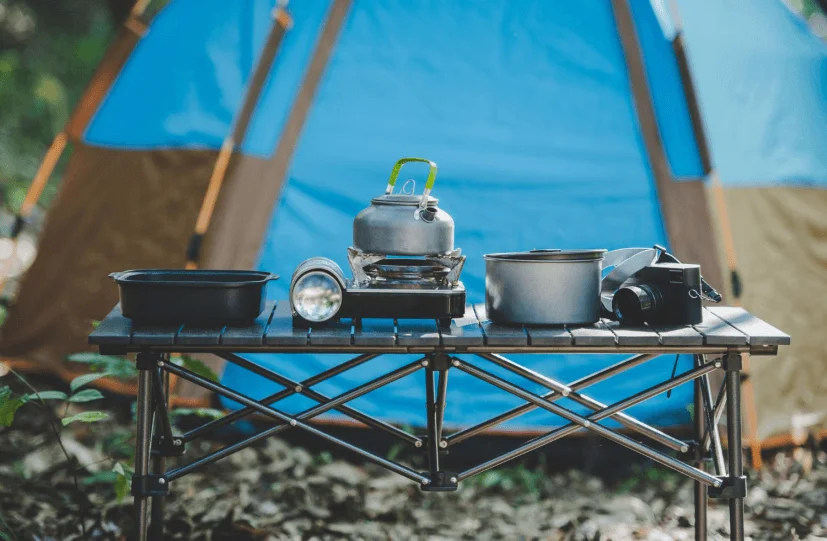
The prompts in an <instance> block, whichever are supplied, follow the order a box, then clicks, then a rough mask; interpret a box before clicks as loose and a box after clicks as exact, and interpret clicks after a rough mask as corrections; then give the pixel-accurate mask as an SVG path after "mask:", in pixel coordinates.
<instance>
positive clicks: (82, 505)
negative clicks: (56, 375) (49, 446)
mask: <svg viewBox="0 0 827 541" xmlns="http://www.w3.org/2000/svg"><path fill="white" fill-rule="evenodd" d="M9 372H11V373H12V374H14V376H15V377H16V378H17V379H19V380H20V381H21V382H23V385H25V386H26V387H28V388H29V389H31V390H32V392H33V393H34V394H35V396H37V399H38V400H40V403H41V404H42V405H43V407H44V408H46V412H47V413H48V415H49V426H51V427H52V432H53V433H54V435H55V439H57V444H58V445H59V446H60V450H61V451H63V456H65V457H66V462H67V464H68V466H69V473H70V474H71V476H72V482H73V483H74V485H75V491H76V492H77V493H78V496H80V529H81V532H82V533H83V537H84V538H85V537H86V503H85V501H84V500H86V493H85V492H83V490H81V488H80V483H79V482H78V476H77V473H76V472H75V467H74V465H75V458H74V457H73V456H72V455H70V454H69V452H68V451H67V450H66V447H65V446H64V445H63V438H61V437H60V428H58V425H59V424H60V418H58V416H57V415H56V414H55V412H54V410H52V409H51V408H50V407H49V406H47V405H46V401H45V400H43V399H42V398H41V397H40V393H39V392H38V390H37V389H35V388H34V387H33V386H32V384H31V383H29V382H28V381H27V380H26V378H24V377H23V376H21V375H20V374H18V373H17V372H16V371H14V370H13V369H12V368H9ZM55 420H57V423H55Z"/></svg>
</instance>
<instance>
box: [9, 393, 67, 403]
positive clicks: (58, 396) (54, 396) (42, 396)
mask: <svg viewBox="0 0 827 541" xmlns="http://www.w3.org/2000/svg"><path fill="white" fill-rule="evenodd" d="M66 398H67V397H66V393H64V392H62V391H38V392H37V393H29V394H27V395H23V396H22V397H20V399H21V400H23V403H24V404H25V403H26V402H31V401H32V400H66Z"/></svg>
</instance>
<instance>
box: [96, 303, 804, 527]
mask: <svg viewBox="0 0 827 541" xmlns="http://www.w3.org/2000/svg"><path fill="white" fill-rule="evenodd" d="M89 341H90V343H91V344H93V345H96V346H98V347H99V349H100V352H101V353H103V354H126V353H129V352H137V354H138V355H137V368H138V371H139V379H138V407H137V443H136V446H137V449H136V453H135V475H134V477H133V479H132V494H133V495H134V497H135V507H136V514H137V529H138V539H140V540H141V541H145V540H146V539H147V538H148V537H147V536H150V537H149V538H150V539H152V540H153V541H158V540H160V539H162V538H163V497H164V496H166V495H167V494H168V491H169V486H170V483H173V482H174V481H175V480H176V479H178V478H180V477H182V476H184V475H186V474H188V473H190V472H193V471H194V470H196V469H198V468H200V467H202V466H205V465H207V464H211V463H213V462H215V461H217V460H219V459H221V458H224V457H226V456H229V455H231V454H232V453H235V452H237V451H239V450H241V449H244V448H245V447H248V446H250V445H252V444H254V443H255V442H257V441H260V440H263V439H265V438H268V437H270V436H274V435H276V434H279V433H281V432H284V431H285V430H288V429H290V428H297V429H301V430H305V431H308V432H310V433H312V434H315V435H316V436H318V437H320V438H323V439H325V440H326V441H328V442H329V443H332V444H335V445H339V446H341V447H344V448H345V449H348V450H349V451H351V452H354V453H356V454H358V455H360V456H362V457H363V458H364V459H366V460H368V461H370V462H373V463H376V464H378V465H380V466H383V467H385V468H387V469H389V470H391V471H393V472H396V473H397V474H399V475H402V476H403V477H407V478H408V479H410V480H411V481H413V482H415V483H418V484H419V486H420V488H421V489H422V490H425V491H451V490H456V488H457V485H458V484H459V483H460V482H461V481H463V480H465V479H468V478H469V477H472V476H474V475H477V474H479V473H482V472H485V471H487V470H489V469H491V468H494V467H496V466H499V465H500V464H503V463H505V462H507V461H509V460H512V459H515V458H517V457H520V456H522V455H524V454H526V453H528V452H530V451H533V450H535V449H539V448H540V447H543V446H545V445H547V444H549V443H551V442H553V441H555V440H558V439H560V438H562V437H564V436H567V435H569V434H572V433H574V432H577V431H579V430H590V431H592V432H596V433H597V434H599V435H601V436H604V437H606V438H608V439H609V440H611V441H614V442H616V443H619V444H620V445H623V446H625V447H628V448H629V449H632V450H633V451H636V452H638V453H640V454H641V455H643V456H646V457H648V458H650V459H652V460H654V461H655V462H658V463H659V464H661V465H663V466H665V467H667V468H671V469H673V470H675V471H677V472H679V473H681V474H683V475H685V476H687V477H689V478H691V479H693V480H694V481H695V519H696V527H695V528H696V538H697V539H706V506H707V497H708V496H709V497H714V498H721V499H726V500H728V501H729V511H730V531H731V534H730V538H731V539H733V540H743V538H744V507H743V506H744V497H745V496H746V490H747V487H746V478H745V477H744V475H743V464H742V445H741V444H742V439H741V398H740V397H741V389H740V382H741V369H742V364H741V359H742V355H744V354H751V355H774V354H776V353H777V351H778V346H779V345H786V344H789V343H790V337H789V336H787V335H786V334H784V333H783V332H781V331H779V330H778V329H776V328H774V327H772V326H771V325H769V324H767V323H765V322H764V321H762V320H760V319H758V318H757V317H755V316H753V315H751V314H749V313H748V312H746V311H744V310H742V309H740V308H730V307H718V308H709V309H705V310H704V319H703V322H702V323H701V324H699V325H694V326H686V327H672V328H653V327H638V328H633V327H623V326H619V325H618V324H617V323H615V322H609V321H601V322H599V323H597V324H594V325H590V326H572V327H525V328H523V327H518V326H503V325H498V324H495V323H492V322H490V321H488V320H487V318H486V316H485V307H484V306H480V305H476V306H468V307H467V308H466V312H465V316H464V317H462V318H459V319H455V320H453V321H452V322H451V324H450V325H440V323H439V322H438V321H434V320H390V319H389V320H381V319H380V320H363V321H349V320H344V321H339V322H329V323H327V324H325V325H323V326H319V327H311V328H309V329H307V328H297V327H294V326H293V322H292V316H291V312H290V306H289V303H288V302H287V301H279V302H277V303H269V304H268V305H267V306H266V308H265V310H264V311H263V312H262V313H261V315H260V316H259V318H258V319H257V320H256V321H255V322H254V323H252V324H251V325H248V326H245V327H230V326H212V327H199V326H190V325H174V324H170V325H140V324H133V323H132V321H131V320H129V319H127V318H125V317H123V316H122V315H121V313H120V309H119V307H115V309H113V310H112V312H111V313H110V314H109V315H108V316H107V317H106V319H104V320H103V322H101V324H100V325H99V326H98V328H97V329H96V330H95V331H94V332H93V333H92V334H91V336H90V337H89ZM172 352H176V353H212V354H215V355H218V356H220V357H223V358H224V359H226V360H227V361H229V362H232V363H235V364H237V365H239V366H241V367H243V368H245V369H247V370H249V371H250V372H252V373H255V374H258V375H259V376H262V377H264V378H266V379H268V380H270V381H273V382H275V383H277V384H279V385H281V386H283V387H284V389H283V390H281V391H280V392H277V393H275V394H272V395H270V396H267V397H265V398H262V399H258V400H256V399H253V398H250V397H249V396H246V395H244V394H243V393H241V392H238V391H236V390H233V389H231V388H229V387H227V386H225V385H222V384H220V383H216V382H213V381H211V380H210V379H208V378H206V377H203V376H201V375H199V374H196V373H194V372H192V371H191V370H188V369H186V368H184V367H181V366H178V365H177V364H173V363H171V362H169V359H170V357H169V355H170V353H172ZM239 353H274V354H279V353H292V354H295V353H314V354H324V353H350V354H352V355H353V356H354V357H353V358H352V359H350V360H348V361H346V362H343V363H341V364H339V365H337V366H334V367H333V368H330V369H328V370H325V371H324V372H321V373H319V374H317V375H315V376H313V377H311V378H308V379H306V380H304V381H301V382H299V381H294V380H291V379H290V378H287V377H285V376H282V375H280V374H278V373H277V372H275V371H272V370H269V369H267V368H263V367H261V366H259V365H257V364H255V363H253V362H251V361H249V360H247V359H245V358H243V357H241V356H239V355H238V354H239ZM412 353H413V354H418V355H421V358H419V359H418V360H416V361H415V362H412V363H409V364H406V365H404V366H402V367H401V368H397V369H394V370H392V371H390V372H388V373H385V374H382V375H379V376H378V377H376V378H375V379H373V380H371V381H369V382H367V383H364V384H362V385H359V386H357V387H355V388H353V389H351V390H350V391H347V392H345V393H342V394H340V395H338V396H335V397H329V396H325V395H323V394H321V393H319V392H317V391H315V390H313V386H315V385H316V384H318V383H320V382H322V381H325V380H327V379H329V378H331V377H333V376H335V375H337V374H341V373H342V372H345V371H346V370H350V369H352V368H354V367H356V366H359V365H362V364H364V363H367V362H370V361H371V359H374V358H376V357H378V356H379V355H382V354H412ZM511 353H520V354H525V353H545V354H548V353H604V354H605V353H625V354H630V355H631V356H630V357H628V358H627V359H625V360H623V361H621V362H619V363H617V364H614V365H612V366H607V367H605V368H603V369H601V370H598V371H597V372H595V373H593V374H591V375H588V376H586V377H583V378H581V379H578V380H577V381H573V382H569V383H564V382H560V381H557V380H555V379H553V378H552V377H550V376H546V375H543V374H540V373H538V372H536V371H533V370H530V369H528V368H525V367H523V366H521V365H520V364H517V363H516V362H514V361H512V360H510V359H508V358H507V357H505V356H504V355H503V354H511ZM459 354H463V356H462V357H457V355H459ZM661 354H691V355H693V356H694V359H695V364H694V366H693V368H691V369H690V370H687V371H686V372H683V373H681V374H677V375H674V376H673V377H671V378H670V379H668V380H666V381H664V382H663V383H660V384H658V385H655V386H653V387H650V388H649V389H646V390H644V391H641V392H639V393H637V394H634V395H632V396H629V397H628V398H625V399H623V400H620V401H619V402H616V403H614V404H609V405H607V404H603V403H601V402H599V401H598V400H596V399H594V398H592V397H590V396H589V395H588V394H586V391H585V390H586V388H587V387H589V386H591V385H593V384H595V383H597V382H599V381H603V380H604V379H606V378H608V377H610V376H612V375H615V374H618V373H620V372H623V371H625V370H628V369H630V368H632V367H634V366H638V365H640V364H642V363H644V362H646V361H649V360H650V359H653V358H654V357H656V356H658V355H661ZM480 358H482V359H485V360H486V361H489V362H492V363H494V364H496V365H498V366H500V367H502V368H504V369H506V370H508V371H510V372H511V373H513V374H517V375H519V376H521V377H523V378H525V379H528V380H529V381H532V382H534V383H537V384H539V385H540V386H542V387H545V388H546V389H548V392H547V393H546V394H543V395H539V394H536V393H534V392H530V391H528V390H526V389H524V388H522V387H520V386H519V385H515V384H514V383H511V382H509V381H507V380H505V379H502V378H501V377H499V376H497V375H495V374H493V373H491V372H489V371H487V370H485V369H484V368H482V367H480V366H479V363H476V362H475V359H480ZM483 364H484V363H483ZM719 369H720V370H723V371H724V372H725V378H724V385H723V386H722V388H721V389H720V391H719V392H718V395H717V398H715V397H713V394H712V390H711V388H710V383H709V374H710V373H711V372H713V371H715V370H719ZM419 370H423V371H424V373H425V378H424V382H425V393H426V402H425V408H426V412H427V430H426V432H425V434H412V433H409V432H406V431H404V430H402V429H400V428H398V427H396V426H393V425H391V424H388V423H386V422H384V421H382V420H379V419H376V418H373V417H370V416H368V415H366V414H364V413H362V412H360V411H358V410H356V409H354V408H352V407H351V406H348V405H347V403H348V402H350V401H352V400H353V399H355V398H358V397H360V396H363V395H365V394H367V393H369V392H370V391H372V390H375V389H377V388H379V387H382V386H385V385H387V384H389V383H391V382H393V381H396V380H398V379H400V378H403V377H405V376H408V375H410V374H413V373H414V372H418V371H419ZM451 370H460V371H462V372H465V373H466V374H469V375H471V376H474V377H476V378H479V379H481V380H483V381H485V382H488V383H490V384H491V385H494V386H496V387H498V388H499V389H501V390H502V391H504V392H507V393H511V394H513V395H515V396H517V397H519V398H521V399H523V400H524V401H525V404H523V405H521V406H519V407H516V408H514V409H512V410H510V411H507V412H504V413H502V414H500V415H498V416H496V417H494V418H492V419H490V420H488V421H485V422H483V423H480V424H478V425H476V426H473V427H469V428H465V429H462V430H459V431H457V432H453V433H450V434H449V433H448V431H447V430H446V431H443V414H444V411H445V401H446V395H447V393H448V374H449V372H450V371H451ZM169 374H175V375H176V376H178V377H180V378H182V379H184V380H187V381H191V382H193V383H195V384H197V385H199V386H201V387H203V388H205V389H208V390H210V391H213V392H215V393H217V394H219V395H221V396H224V397H226V398H228V399H230V400H233V401H235V402H238V403H239V404H241V405H242V406H243V408H241V409H239V410H237V411H233V412H232V413H228V414H227V415H225V416H224V417H222V418H220V419H216V420H212V421H209V422H207V423H206V424H204V425H202V426H200V427H198V428H195V429H193V430H190V431H189V432H186V433H183V434H175V433H173V430H172V427H171V424H170V421H169V417H168V399H169V379H168V378H169ZM689 381H694V382H695V404H696V406H695V439H694V441H683V440H680V439H677V438H675V437H673V436H671V435H668V434H666V433H664V432H662V431H660V430H658V429H657V428H654V427H652V426H650V425H647V424H645V423H643V422H641V421H639V420H637V419H635V418H633V417H631V416H629V415H627V414H625V413H623V410H625V409H627V408H629V407H631V406H634V405H635V404H638V403H640V402H643V401H644V400H647V399H649V398H651V397H653V396H656V395H658V394H661V393H664V392H667V391H668V390H670V389H672V388H674V387H677V386H678V385H681V384H683V383H686V382H689ZM294 394H301V395H304V396H306V397H308V398H310V399H312V400H314V401H316V402H318V405H317V406H315V407H312V408H310V409H307V410H305V411H303V412H301V413H299V414H295V415H294V414H287V413H284V412H282V411H280V410H279V409H278V407H277V406H275V404H276V403H277V402H279V401H280V400H283V399H284V398H286V397H288V396H291V395H294ZM563 397H565V398H568V399H569V400H572V401H574V402H576V403H578V404H581V405H583V406H585V407H586V408H588V409H589V410H591V411H592V413H590V414H589V415H588V416H584V415H580V414H577V413H575V412H573V411H570V410H568V409H566V408H564V407H561V406H560V405H558V404H556V403H555V402H556V401H557V400H558V399H560V398H563ZM536 408H541V409H545V410H547V411H548V412H550V413H553V414H556V415H558V416H560V417H562V418H563V419H565V420H567V421H568V422H569V424H567V425H565V426H563V427H561V428H557V429H555V430H552V431H550V432H548V433H547V434H544V435H542V436H540V437H537V438H534V439H532V440H530V441H528V442H525V443H523V444H522V445H519V446H518V447H516V448H515V449H514V450H512V451H509V452H507V453H504V454H502V455H501V456H498V457H496V458H493V459H491V460H488V461H486V462H483V463H482V464H479V465H477V466H474V467H472V468H469V469H466V470H464V471H451V470H449V469H444V468H443V464H442V462H444V460H443V459H444V457H443V456H441V455H442V454H443V450H445V449H447V448H449V447H451V446H452V445H455V444H457V443H459V442H461V441H464V440H466V439H468V438H470V437H472V436H474V435H477V434H480V433H482V432H484V431H486V430H487V429H489V428H492V427H494V426H495V425H498V424H500V423H503V422H505V421H507V420H509V419H513V418H515V417H517V416H519V415H522V414H523V413H526V412H528V411H530V410H534V409H536ZM331 410H336V411H338V412H340V413H342V414H344V415H347V416H349V417H351V418H352V419H354V420H356V421H359V422H360V423H363V424H364V425H367V426H369V427H372V428H375V429H379V430H383V431H385V432H387V433H389V434H392V435H394V436H396V437H398V438H400V439H401V440H403V441H405V442H407V443H408V444H410V445H412V446H414V447H415V448H420V449H422V452H424V453H427V458H428V464H429V467H428V471H425V472H419V471H416V470H414V469H412V468H410V467H408V466H405V465H403V464H400V463H398V462H395V461H393V460H390V459H387V458H383V457H380V456H377V455H375V454H373V453H371V452H369V451H367V450H365V449H362V448H360V447H359V446H358V445H354V444H352V443H348V442H346V441H344V440H342V439H340V438H338V437H335V436H333V435H331V434H328V433H327V432H325V431H324V430H322V429H321V428H319V427H318V426H316V425H313V424H310V421H311V420H312V419H313V418H315V417H317V416H319V415H321V414H323V413H325V412H328V411H331ZM724 410H726V414H727V423H726V428H727V441H728V447H729V449H728V456H727V459H726V460H725V455H724V450H723V449H722V445H721V439H720V437H719V433H718V430H717V424H718V421H719V419H720V418H721V416H722V414H723V412H724ZM253 413H258V414H263V415H265V416H267V417H270V418H271V419H272V420H273V421H274V422H275V424H274V425H273V426H271V427H269V428H265V429H263V430H262V431H261V432H258V433H256V434H255V435H253V436H250V437H247V438H244V439H242V440H241V441H239V442H238V443H234V444H231V445H227V446H226V447H224V448H222V449H219V450H217V451H214V452H212V453H210V454H208V455H206V456H204V457H201V458H198V459H195V460H193V461H191V462H189V463H187V464H185V465H180V466H177V467H175V468H172V469H166V465H165V459H166V458H167V457H173V456H181V455H183V454H184V452H185V448H186V445H187V443H189V442H191V441H193V440H194V439H196V438H198V437H200V436H203V435H205V434H209V433H211V432H213V431H214V430H216V429H218V428H220V427H223V426H225V425H227V424H229V423H231V422H233V421H235V420H238V419H241V418H243V417H246V416H248V415H250V414H253ZM607 418H611V419H612V420H614V421H616V422H618V423H620V424H621V425H622V426H623V427H624V429H625V430H623V431H619V430H613V429H610V428H607V427H606V426H604V425H603V424H601V423H599V421H600V420H602V419H607ZM629 433H635V434H637V435H642V436H644V437H645V438H648V439H649V440H651V441H653V442H655V443H656V444H657V445H658V446H659V447H661V448H665V450H656V449H654V448H652V447H649V446H647V445H644V444H642V443H640V442H638V441H637V440H635V439H632V438H631V437H629V435H628V434H629ZM707 460H709V461H710V462H711V466H712V467H711V468H705V467H704V464H703V463H704V462H705V461H707ZM706 469H710V472H707V471H705V470H706ZM149 499H151V505H150V502H149V501H148V500H149ZM150 508H151V512H150ZM150 518H151V520H150Z"/></svg>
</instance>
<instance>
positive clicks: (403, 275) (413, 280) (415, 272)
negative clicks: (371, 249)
mask: <svg viewBox="0 0 827 541" xmlns="http://www.w3.org/2000/svg"><path fill="white" fill-rule="evenodd" d="M347 258H348V263H350V270H352V271H353V282H352V284H351V287H386V286H389V285H391V284H393V285H395V286H396V287H399V288H404V289H416V288H417V287H419V288H421V289H434V288H442V287H447V288H451V287H456V286H458V285H460V284H461V282H460V281H459V275H460V273H461V272H462V267H463V265H464V264H465V256H463V255H461V251H460V250H459V249H457V250H453V251H451V252H450V253H447V254H442V255H437V256H425V257H421V258H412V257H406V258H401V257H400V258H392V257H388V256H387V255H386V254H369V253H365V252H363V251H361V250H359V249H357V248H353V247H351V248H348V250H347Z"/></svg>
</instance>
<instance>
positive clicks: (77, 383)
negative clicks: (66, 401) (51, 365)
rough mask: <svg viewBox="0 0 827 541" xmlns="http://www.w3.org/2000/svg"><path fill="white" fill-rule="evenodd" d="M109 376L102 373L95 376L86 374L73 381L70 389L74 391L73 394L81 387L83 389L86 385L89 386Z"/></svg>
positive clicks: (96, 373)
mask: <svg viewBox="0 0 827 541" xmlns="http://www.w3.org/2000/svg"><path fill="white" fill-rule="evenodd" d="M108 375H109V373H108V372H102V373H98V372H95V373H93V374H84V375H82V376H78V377H76V378H75V379H73V380H72V383H70V384H69V387H70V388H71V389H72V392H75V391H77V390H78V389H80V388H81V387H83V386H84V385H88V384H90V383H92V382H93V381H95V380H96V379H100V378H103V377H106V376H108Z"/></svg>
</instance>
